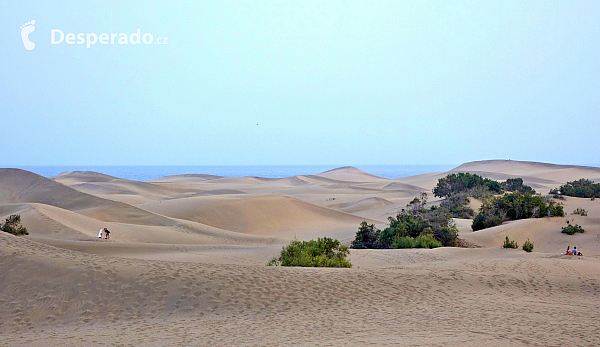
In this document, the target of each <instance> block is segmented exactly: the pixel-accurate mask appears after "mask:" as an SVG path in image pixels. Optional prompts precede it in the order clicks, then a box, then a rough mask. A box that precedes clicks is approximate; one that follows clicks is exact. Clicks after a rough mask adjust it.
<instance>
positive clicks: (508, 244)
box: [502, 236, 519, 248]
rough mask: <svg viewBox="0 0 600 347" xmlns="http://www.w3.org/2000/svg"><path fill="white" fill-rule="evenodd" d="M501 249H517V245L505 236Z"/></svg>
mask: <svg viewBox="0 0 600 347" xmlns="http://www.w3.org/2000/svg"><path fill="white" fill-rule="evenodd" d="M502 247H504V248H519V245H518V244H517V243H516V242H515V241H514V240H511V239H509V238H508V236H507V237H506V239H504V244H503V245H502Z"/></svg>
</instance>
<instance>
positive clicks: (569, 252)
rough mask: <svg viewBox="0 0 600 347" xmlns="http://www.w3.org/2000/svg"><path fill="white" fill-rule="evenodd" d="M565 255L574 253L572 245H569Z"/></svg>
mask: <svg viewBox="0 0 600 347" xmlns="http://www.w3.org/2000/svg"><path fill="white" fill-rule="evenodd" d="M565 255H573V252H572V251H571V246H567V251H566V252H565Z"/></svg>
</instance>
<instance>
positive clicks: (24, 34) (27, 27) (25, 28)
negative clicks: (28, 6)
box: [21, 20, 35, 51]
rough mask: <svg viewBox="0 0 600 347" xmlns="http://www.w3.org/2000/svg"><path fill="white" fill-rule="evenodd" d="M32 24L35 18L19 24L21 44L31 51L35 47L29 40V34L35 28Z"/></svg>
mask: <svg viewBox="0 0 600 347" xmlns="http://www.w3.org/2000/svg"><path fill="white" fill-rule="evenodd" d="M34 24H35V20H32V21H31V22H27V23H25V24H23V25H21V38H22V39H23V45H24V46H25V49H26V50H28V51H31V50H32V49H34V48H35V43H33V42H31V41H29V34H31V33H32V32H33V31H34V30H35V27H34V26H33V25H34Z"/></svg>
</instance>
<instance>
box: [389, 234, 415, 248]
mask: <svg viewBox="0 0 600 347" xmlns="http://www.w3.org/2000/svg"><path fill="white" fill-rule="evenodd" d="M416 246H417V242H416V241H415V239H414V238H412V237H410V236H400V237H397V238H396V239H395V240H394V243H392V248H415V247H416Z"/></svg>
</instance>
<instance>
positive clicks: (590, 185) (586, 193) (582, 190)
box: [550, 178, 600, 198]
mask: <svg viewBox="0 0 600 347" xmlns="http://www.w3.org/2000/svg"><path fill="white" fill-rule="evenodd" d="M550 194H562V195H567V196H574V197H578V198H600V183H594V181H590V180H588V179H585V178H581V179H579V180H577V181H573V182H567V183H566V184H564V185H562V186H560V187H559V188H554V189H552V190H551V191H550Z"/></svg>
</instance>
